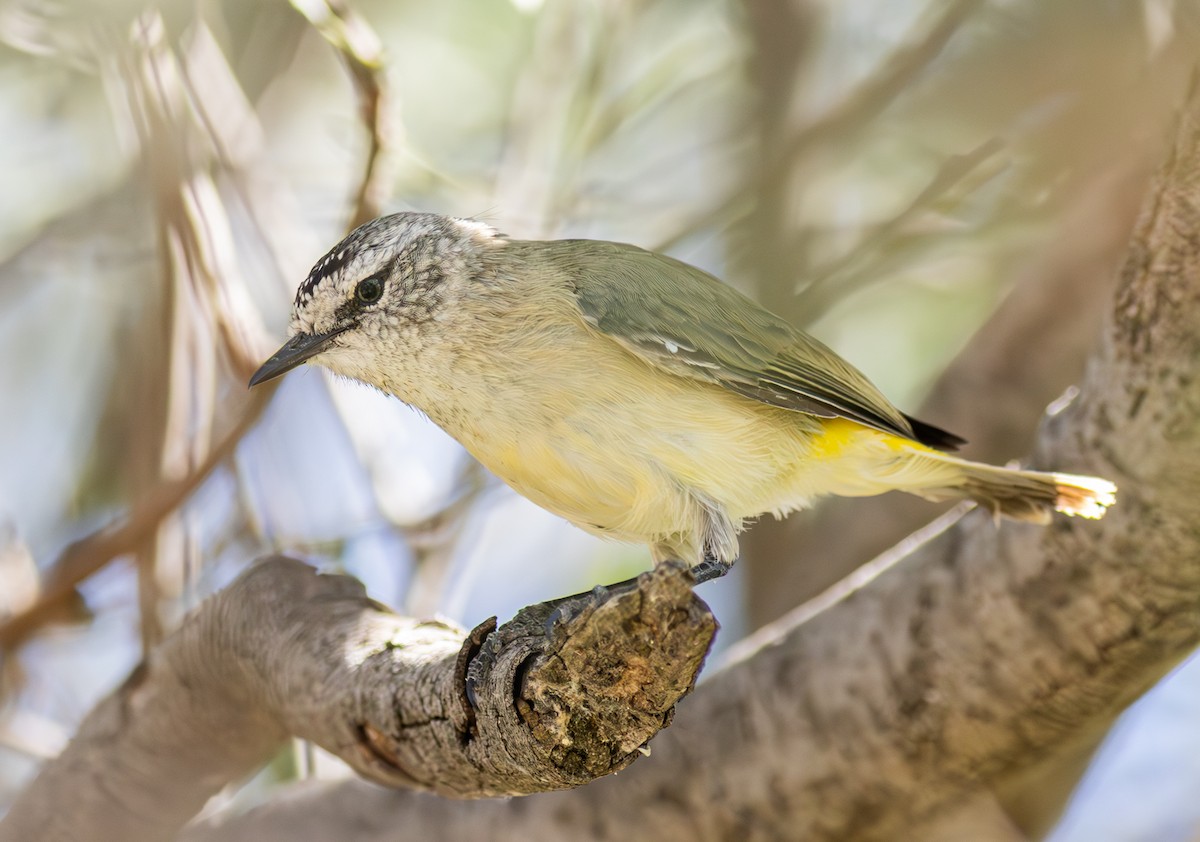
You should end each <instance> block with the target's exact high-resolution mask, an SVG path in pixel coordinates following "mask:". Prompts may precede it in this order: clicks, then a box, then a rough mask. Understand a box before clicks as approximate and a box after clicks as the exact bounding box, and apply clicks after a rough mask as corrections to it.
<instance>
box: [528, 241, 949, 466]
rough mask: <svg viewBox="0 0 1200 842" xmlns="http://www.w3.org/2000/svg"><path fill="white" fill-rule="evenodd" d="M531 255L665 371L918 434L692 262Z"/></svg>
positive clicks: (578, 245)
mask: <svg viewBox="0 0 1200 842" xmlns="http://www.w3.org/2000/svg"><path fill="white" fill-rule="evenodd" d="M514 245H517V244H516V243H514ZM534 253H535V252H534V250H533V249H530V250H529V254H530V257H532V256H533V254H534ZM536 254H537V259H548V260H552V261H553V266H554V269H555V270H557V271H559V272H562V273H564V274H565V276H566V279H567V281H568V283H569V284H570V285H571V286H572V288H573V291H574V293H575V297H576V300H577V301H578V304H579V309H580V313H581V315H582V317H583V319H584V321H585V322H586V323H587V324H589V325H591V326H592V327H593V328H595V329H596V330H598V331H600V332H601V333H603V334H605V335H607V336H609V337H611V338H612V339H614V340H616V341H617V342H619V343H620V344H621V345H622V346H624V347H625V348H627V349H628V350H630V351H632V352H633V353H634V354H636V355H637V356H639V357H641V358H642V359H644V360H646V361H647V362H649V363H651V364H653V365H655V366H658V367H659V368H661V369H664V370H665V371H669V372H671V373H672V374H676V375H681V376H684V377H690V378H694V379H697V380H703V381H707V382H711V383H716V384H719V385H721V386H724V387H725V388H727V389H730V390H731V391H733V392H736V393H738V394H740V395H743V396H745V397H749V398H753V399H754V400H758V401H762V402H763V403H766V404H770V405H772V406H777V407H781V408H783V409H790V410H794V411H797V412H804V413H808V414H810V415H816V416H820V417H823V418H834V417H839V416H840V417H843V418H848V419H851V420H853V421H857V422H859V423H860V424H865V425H866V426H868V427H873V428H875V429H878V430H882V431H885V432H888V433H894V434H896V435H901V436H905V437H906V438H915V437H916V436H917V435H918V433H914V430H913V424H912V423H910V419H909V418H908V416H906V415H904V414H903V413H902V412H900V410H898V409H897V408H896V407H895V406H893V405H892V404H891V402H889V401H888V400H887V398H885V397H884V396H883V395H882V394H881V393H880V392H879V390H878V389H876V388H875V386H874V385H872V384H871V382H870V381H869V380H867V378H866V377H865V376H864V375H863V374H862V373H861V372H859V371H858V370H857V369H855V368H854V367H853V366H851V365H850V364H849V363H847V362H846V361H845V360H843V359H842V358H841V357H839V356H838V355H837V354H835V353H834V352H833V351H831V350H830V349H829V348H827V347H826V346H825V345H823V344H821V343H820V342H818V341H817V340H816V339H813V338H812V337H811V336H808V335H807V334H805V333H804V332H802V331H800V330H798V329H796V328H794V327H792V326H791V325H789V324H788V323H787V322H785V321H783V320H782V319H780V318H779V317H778V316H775V315H774V314H773V313H771V312H769V311H767V310H765V309H763V308H762V307H760V306H759V305H758V304H756V303H755V302H753V301H751V300H750V299H749V298H747V297H746V296H744V295H742V294H741V293H740V292H738V291H737V290H735V289H733V288H732V287H730V286H727V285H726V284H724V283H722V282H721V281H719V280H718V279H717V278H715V277H713V276H712V275H709V274H708V273H706V272H703V271H702V270H700V269H697V268H695V267H694V266H689V265H688V264H686V263H682V262H680V261H678V260H675V259H674V258H671V257H667V256H665V255H661V254H656V253H654V252H649V251H646V250H644V249H640V248H638V247H636V246H630V245H625V244H621V243H608V242H602V241H597V240H559V241H554V242H546V243H537V244H536ZM701 313H702V314H704V315H703V317H702V318H701V317H700V316H699V315H698V314H701ZM917 423H920V422H917ZM920 428H921V429H922V430H927V431H928V437H929V438H930V439H931V440H930V441H929V442H928V443H930V444H933V445H935V446H944V447H953V446H954V444H955V442H957V441H961V440H959V439H958V438H957V437H956V436H953V435H952V434H949V433H944V431H941V430H938V429H937V428H936V427H931V426H930V425H925V424H920ZM925 438H926V436H925V435H922V436H921V440H925Z"/></svg>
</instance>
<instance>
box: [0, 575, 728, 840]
mask: <svg viewBox="0 0 1200 842" xmlns="http://www.w3.org/2000/svg"><path fill="white" fill-rule="evenodd" d="M555 610H556V609H555V608H554V607H553V606H547V605H538V606H533V607H532V608H530V609H526V610H524V611H522V612H520V613H519V614H518V615H517V617H516V618H514V619H513V620H512V621H511V622H509V623H506V624H505V625H504V626H503V627H501V628H500V629H495V621H494V619H493V620H492V621H489V622H488V623H485V624H483V625H481V626H480V627H479V628H477V629H476V630H475V631H474V632H472V633H471V634H470V635H464V633H463V632H462V631H461V630H459V629H456V628H453V627H451V626H448V625H445V624H443V623H438V622H424V623H422V622H417V621H415V620H411V619H407V618H404V617H399V616H397V615H395V614H393V613H391V612H390V611H388V610H387V609H386V608H385V607H383V606H381V605H379V604H378V603H375V602H374V601H372V600H369V599H367V598H366V596H365V595H364V593H363V590H362V586H361V585H360V584H359V583H358V582H356V581H354V580H352V579H349V578H347V577H344V576H321V575H317V574H316V572H315V571H314V570H312V568H310V567H308V566H307V565H304V564H303V563H301V562H298V561H294V560H292V559H287V558H280V557H277V558H273V559H268V560H266V561H264V562H260V563H258V564H256V565H254V566H253V567H251V568H250V569H249V570H248V571H247V572H246V573H245V574H243V575H242V576H241V577H240V578H239V579H238V580H237V581H236V582H235V583H234V584H233V585H231V586H230V587H229V588H227V589H226V590H225V591H222V592H221V593H219V594H217V595H216V596H215V597H213V598H211V599H210V600H208V601H207V602H205V603H204V605H203V606H202V607H201V608H199V609H198V610H197V611H196V613H195V614H194V615H192V616H191V617H190V618H189V619H188V620H187V621H186V622H185V623H184V624H183V626H182V628H180V629H179V631H177V632H176V633H175V634H174V635H172V636H171V637H170V638H169V639H168V640H167V641H166V642H165V644H164V645H163V646H161V647H160V648H159V649H157V650H156V651H155V652H154V654H153V655H152V656H151V658H149V659H148V661H147V662H146V663H144V664H143V665H142V666H141V667H139V668H138V669H137V670H135V672H134V673H133V675H132V676H131V677H130V678H129V680H127V681H126V683H125V684H124V685H123V686H122V687H121V688H120V689H118V690H117V691H116V692H115V693H114V694H113V695H112V696H110V697H109V698H108V699H107V700H105V701H104V702H102V703H101V704H100V705H99V706H98V707H97V708H96V710H95V711H93V712H92V713H91V714H90V715H89V717H88V718H87V719H86V720H85V721H84V723H83V725H82V726H81V728H80V730H79V733H78V735H77V736H76V737H75V739H74V741H73V742H72V743H71V745H70V746H69V747H68V748H67V749H66V750H65V751H64V752H63V754H62V755H61V756H60V757H58V758H57V759H56V760H54V761H51V762H50V763H49V764H47V766H46V767H45V768H44V769H43V771H42V773H41V775H40V776H39V777H38V779H37V780H36V781H35V782H34V783H33V784H32V785H31V786H30V787H29V789H28V790H27V791H26V792H24V793H23V794H22V796H21V798H20V799H18V801H17V803H16V804H15V805H14V806H13V808H12V810H11V812H10V813H9V814H8V816H7V817H6V818H5V820H4V821H3V822H2V823H0V840H5V842H8V840H12V842H18V841H19V842H31V840H51V839H53V840H60V839H61V840H69V839H80V840H83V839H121V840H131V841H133V842H137V841H138V840H159V839H171V838H173V837H174V835H175V834H176V833H177V832H178V830H179V829H180V828H181V827H182V826H183V824H184V823H185V822H187V821H188V820H189V819H191V818H192V816H194V815H195V814H196V813H197V812H198V811H199V810H200V808H201V807H202V806H203V805H204V803H205V801H206V800H207V799H208V798H209V797H210V796H212V795H214V794H215V793H216V792H217V791H218V790H219V789H220V788H221V787H223V786H225V785H226V784H227V783H229V782H231V781H236V780H239V779H241V778H242V777H244V776H246V775H247V774H249V773H251V772H253V771H254V769H255V768H257V767H258V766H260V765H262V764H263V763H265V762H266V761H267V760H268V759H269V758H270V757H271V755H272V754H273V753H275V752H276V751H277V750H278V749H279V747H280V746H281V745H282V744H283V742H284V740H285V739H286V738H287V737H288V736H289V735H293V734H294V735H297V736H301V737H304V738H307V739H310V740H312V741H313V742H315V743H317V744H318V745H321V746H322V747H324V748H325V749H327V750H329V751H331V752H334V753H336V754H337V755H338V756H340V757H341V758H342V759H343V760H345V761H346V762H347V763H349V764H350V765H351V767H353V768H354V769H355V771H357V772H358V773H359V774H360V775H362V776H363V777H365V778H369V779H371V780H374V781H377V782H379V783H382V784H385V785H389V786H396V787H406V788H415V789H423V790H430V791H435V792H437V793H439V794H442V795H448V796H455V797H485V796H495V795H509V794H523V793H529V792H535V791H546V790H553V789H562V788H566V787H573V786H578V785H579V784H582V783H585V782H587V781H589V780H591V779H592V778H594V777H597V776H599V775H605V774H610V773H612V772H615V771H617V770H618V769H621V768H623V767H625V766H627V765H628V764H629V763H631V762H632V761H633V760H634V759H635V758H637V757H640V756H641V754H642V753H643V752H644V750H643V749H642V746H643V744H644V743H645V742H646V741H647V740H648V739H649V738H650V737H651V736H653V734H654V733H655V732H657V731H658V730H659V729H660V728H662V727H664V726H665V725H666V724H667V723H668V722H669V721H670V719H671V716H672V714H673V711H674V704H675V702H676V701H677V700H678V699H679V698H680V697H681V696H682V695H684V694H685V693H687V692H688V691H689V690H690V689H691V686H692V682H693V679H694V677H695V675H696V673H697V672H698V671H699V669H700V666H701V664H702V662H703V659H704V655H705V653H706V652H707V650H708V646H709V644H710V643H711V641H712V638H713V635H714V634H715V632H716V624H715V621H714V620H713V618H712V615H711V614H710V613H709V611H708V608H707V606H705V605H704V603H703V602H701V601H700V600H699V599H698V598H697V597H696V596H695V595H694V594H693V593H692V590H691V578H690V574H689V573H688V572H686V570H684V569H683V568H682V567H679V566H670V565H668V566H662V567H659V568H658V569H657V570H655V571H653V572H652V573H648V574H645V575H644V576H642V577H641V578H640V579H639V580H638V584H637V587H636V588H633V589H626V590H621V591H614V592H608V591H597V592H596V593H595V594H593V595H590V596H588V597H585V598H583V599H578V600H575V601H572V602H569V603H567V605H566V610H565V611H559V613H558V615H553V614H552V612H554V611H555ZM468 676H470V684H471V686H472V690H473V695H472V698H470V699H469V698H468V694H467V692H466V689H467V679H468ZM66 805H69V809H65V808H64V807H65V806H66ZM330 838H337V834H335V835H334V836H333V837H330Z"/></svg>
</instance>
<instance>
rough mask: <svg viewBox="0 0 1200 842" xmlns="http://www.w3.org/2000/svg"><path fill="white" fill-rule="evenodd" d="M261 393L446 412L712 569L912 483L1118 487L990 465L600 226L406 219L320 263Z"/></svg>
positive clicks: (530, 470) (542, 483) (1094, 507)
mask: <svg viewBox="0 0 1200 842" xmlns="http://www.w3.org/2000/svg"><path fill="white" fill-rule="evenodd" d="M290 335H291V338H290V339H288V341H287V343H286V344H285V345H284V346H283V347H282V348H280V349H279V351H278V352H277V353H276V354H275V355H274V356H272V357H271V358H270V359H269V360H267V361H266V362H265V363H264V364H263V366H262V367H261V368H260V369H259V370H258V371H257V372H256V373H255V374H254V376H253V377H252V378H251V379H250V386H255V385H257V384H259V383H262V382H264V381H267V380H270V379H272V378H274V377H278V376H279V375H281V374H283V373H284V372H286V371H288V370H290V369H292V368H294V367H296V366H297V365H299V364H300V363H303V362H306V361H312V362H315V363H318V364H320V365H323V366H325V367H326V368H328V369H330V370H332V371H334V372H335V373H337V374H341V375H344V376H346V377H350V378H353V379H355V380H360V381H362V382H364V383H368V384H370V385H372V386H375V387H377V388H379V389H381V390H383V391H384V392H388V393H390V394H392V395H395V396H396V397H398V398H400V400H402V401H404V402H405V403H407V404H409V405H411V406H413V407H415V408H417V409H418V410H420V411H422V412H424V413H425V414H426V415H428V416H429V417H430V418H431V419H433V421H434V422H435V423H437V424H438V425H439V426H441V427H442V428H443V429H444V430H446V432H448V433H449V434H450V435H452V436H453V437H454V438H456V439H457V440H458V441H459V442H461V443H462V444H463V446H464V447H466V449H467V450H468V451H470V452H471V453H472V454H473V455H474V456H475V458H477V459H478V460H479V461H480V462H481V463H483V465H484V466H486V467H487V468H488V469H489V470H491V471H492V472H493V473H494V474H496V475H497V476H498V477H500V478H501V479H502V480H504V481H505V482H506V483H508V484H509V485H510V486H512V487H513V488H514V489H516V490H517V491H518V492H520V493H521V494H523V495H524V496H526V497H528V498H529V499H530V500H532V501H533V502H535V503H537V504H538V505H539V506H542V507H543V508H545V509H547V510H549V511H551V512H553V513H554V514H557V515H559V516H561V517H563V518H566V519H567V520H568V521H570V522H571V523H574V524H575V525H576V526H579V527H581V528H583V529H585V530H587V531H588V532H592V533H594V534H596V535H601V536H604V537H609V538H615V539H619V540H624V541H633V542H640V543H644V544H647V545H649V547H650V548H651V551H652V554H653V556H654V559H655V561H656V562H657V561H662V560H665V559H677V560H680V561H683V562H685V563H687V564H688V565H690V566H692V568H693V571H694V574H695V575H696V578H697V580H698V581H702V580H704V579H707V578H713V577H715V576H718V575H721V574H722V573H724V572H725V571H726V570H728V569H729V566H730V565H732V564H733V562H734V561H735V560H736V559H737V557H738V533H739V532H740V531H741V530H742V528H743V525H744V524H745V523H746V522H747V520H749V519H751V518H754V517H757V516H759V515H761V514H764V513H768V512H769V513H773V514H775V515H776V516H782V515H783V514H785V513H787V512H789V511H792V510H795V509H799V508H803V507H805V506H806V505H808V504H809V503H810V502H811V501H813V500H814V499H816V498H818V497H821V496H823V495H828V494H836V495H844V496H851V497H857V496H866V495H873V494H881V493H883V492H885V491H889V490H892V489H899V490H901V491H907V492H909V493H912V494H916V495H919V496H921V497H924V498H926V499H928V500H959V499H969V500H974V501H976V502H977V503H979V504H980V505H982V506H985V507H987V508H988V509H990V510H991V511H992V512H993V513H994V514H995V515H996V516H999V515H1004V516H1007V517H1010V518H1015V519H1017V520H1024V521H1034V522H1039V523H1041V522H1046V521H1047V520H1049V517H1050V514H1051V512H1053V511H1059V512H1063V513H1065V514H1068V515H1080V516H1082V517H1086V518H1099V517H1101V516H1103V514H1104V511H1105V508H1106V507H1108V506H1109V505H1111V504H1112V503H1113V502H1114V500H1115V495H1116V486H1115V485H1114V484H1113V483H1111V482H1109V481H1107V480H1104V479H1099V478H1096V477H1087V476H1074V475H1070V474H1058V473H1040V472H1035V471H1022V470H1014V469H1010V468H1000V467H994V466H991V465H985V464H981V463H977V462H969V461H966V460H964V459H960V458H957V457H955V456H952V455H950V454H949V453H947V452H946V451H950V450H954V449H956V448H957V446H958V445H960V444H963V443H964V442H963V440H962V439H960V438H959V437H957V436H955V435H953V434H951V433H948V432H946V431H944V430H941V429H939V428H937V427H935V426H933V425H931V424H926V423H924V422H922V421H918V420H916V419H915V418H912V417H910V416H908V415H905V414H904V413H902V412H901V411H900V410H898V409H897V408H896V407H895V406H893V405H892V404H891V403H890V402H889V401H888V400H887V398H885V397H884V396H883V395H882V394H881V393H880V392H879V390H878V389H877V388H876V387H875V386H874V385H872V384H871V383H870V381H868V380H867V378H866V377H865V376H864V375H863V374H862V373H860V372H859V371H858V370H857V369H855V368H854V367H853V366H852V365H850V364H849V363H848V362H846V361H845V360H843V359H842V358H841V357H839V356H838V355H837V354H835V353H834V352H833V351H831V350H830V349H829V348H827V347H826V346H824V345H823V344H821V343H820V342H818V341H817V340H816V339H813V338H812V337H811V336H809V335H807V334H805V333H804V332H802V331H800V330H798V329H796V328H794V327H792V326H791V325H790V324H788V323H787V322H786V321H784V320H783V319H781V318H779V317H778V316H776V315H774V314H773V313H770V312H769V311H767V310H765V309H764V308H762V307H760V306H759V305H758V304H756V303H755V302H754V301H752V300H750V299H749V298H747V297H746V296H744V295H742V294H741V293H740V292H738V291H737V290H735V289H733V288H732V287H730V286H727V285H726V284H724V283H722V282H721V281H720V280H718V279H717V278H715V277H714V276H712V275H710V274H708V273H707V272H704V271H702V270H700V269H697V268H695V267H694V266H690V265H688V264H686V263H683V262H681V261H679V260H675V259H674V258H671V257H667V256H666V255H662V254H656V253H655V252H651V251H646V250H644V249H641V248H638V247H636V246H632V245H625V244H622V243H612V242H604V241H599V240H551V241H544V242H543V241H529V240H515V239H510V238H508V237H506V236H504V235H502V234H500V233H499V232H497V231H496V230H494V229H493V228H491V227H489V226H487V225H485V224H482V223H480V222H476V221H474V220H469V219H455V218H450V217H446V216H440V215H437V214H429V213H398V214H394V215H391V216H385V217H382V218H380V219H376V220H374V221H372V222H368V223H366V224H365V225H362V226H360V227H359V228H357V229H355V230H354V231H353V232H352V233H351V234H350V235H349V236H347V237H346V238H345V239H344V240H342V242H340V243H338V244H337V245H336V246H335V247H334V248H333V249H332V250H331V251H330V252H329V253H328V254H326V255H325V256H324V257H323V258H321V260H320V261H319V262H318V263H317V264H316V266H314V267H313V269H312V272H310V273H309V275H308V277H307V278H306V279H305V280H304V282H303V283H302V284H301V285H300V288H299V290H298V291H297V293H296V299H295V304H294V307H293V309H292V317H291V326H290Z"/></svg>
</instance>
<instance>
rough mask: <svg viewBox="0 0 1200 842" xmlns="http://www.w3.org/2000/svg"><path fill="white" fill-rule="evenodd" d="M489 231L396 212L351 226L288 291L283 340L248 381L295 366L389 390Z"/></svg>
mask: <svg viewBox="0 0 1200 842" xmlns="http://www.w3.org/2000/svg"><path fill="white" fill-rule="evenodd" d="M495 237H496V232H495V231H493V230H492V229H491V228H489V227H488V226H486V225H483V224H481V223H477V222H473V221H470V220H462V219H451V218H449V217H444V216H438V215H436V214H423V213H399V214H394V215H392V216H385V217H381V218H379V219H376V220H374V221H372V222H368V223H366V224H365V225H362V226H360V227H358V228H356V229H355V230H354V231H353V232H351V233H350V235H349V236H347V237H346V238H345V239H344V240H342V241H341V242H340V243H338V244H337V245H336V246H334V248H333V249H332V250H330V252H329V253H328V254H326V255H325V256H324V257H323V258H321V259H320V260H319V261H318V262H317V264H316V266H314V267H313V269H312V271H311V272H310V273H309V275H308V277H307V278H306V279H305V280H304V282H303V283H302V284H300V288H299V289H298V290H297V291H296V300H295V303H294V304H293V307H292V320H291V326H290V330H289V335H290V338H289V339H288V341H287V342H286V343H285V344H284V346H283V347H282V348H280V349H279V351H277V352H276V353H275V354H274V355H273V356H272V357H271V358H270V359H269V360H267V361H266V362H265V363H264V364H263V365H262V367H261V368H260V369H259V370H258V371H257V372H256V373H255V374H254V376H253V377H252V378H251V380H250V385H251V386H254V385H257V384H258V383H262V382H265V381H267V380H271V379H273V378H275V377H278V376H279V375H281V374H283V373H284V372H286V371H288V370H290V369H292V368H295V367H296V366H298V365H300V364H301V363H303V362H307V361H310V360H311V361H313V362H316V363H319V364H321V365H323V366H325V367H327V368H329V369H332V370H333V371H335V372H337V373H338V374H343V375H346V376H348V377H353V378H355V379H357V380H362V381H364V382H367V383H371V384H372V385H375V386H379V387H380V388H389V387H390V386H391V383H390V380H391V379H392V378H393V377H394V376H395V373H396V372H397V371H402V370H403V369H404V367H405V364H406V362H409V361H411V359H412V358H413V357H414V356H415V355H417V354H419V353H420V351H421V350H422V348H423V347H425V346H427V345H429V344H430V343H431V342H433V341H435V340H436V339H437V338H438V337H439V335H440V334H443V333H444V332H445V331H444V328H443V329H441V330H439V329H438V328H437V327H436V325H438V324H439V322H442V321H444V318H445V316H446V315H447V313H448V312H450V311H452V309H453V307H454V304H455V302H456V301H457V300H459V299H461V297H462V296H463V294H464V293H465V291H466V288H467V286H468V285H469V284H470V282H471V278H472V277H473V276H475V275H476V274H477V273H478V265H479V262H480V259H481V256H482V254H483V253H484V252H486V251H487V249H488V246H489V245H490V244H491V243H493V242H494V241H495Z"/></svg>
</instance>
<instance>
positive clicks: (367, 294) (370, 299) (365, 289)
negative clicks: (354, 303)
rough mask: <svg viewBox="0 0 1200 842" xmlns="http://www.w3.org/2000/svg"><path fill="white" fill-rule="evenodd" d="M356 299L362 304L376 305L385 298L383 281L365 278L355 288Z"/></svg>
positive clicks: (375, 278)
mask: <svg viewBox="0 0 1200 842" xmlns="http://www.w3.org/2000/svg"><path fill="white" fill-rule="evenodd" d="M354 297H355V298H357V299H358V301H359V303H360V304H374V303H375V302H376V301H378V300H379V299H381V298H383V281H381V280H380V279H379V278H377V277H374V276H372V277H370V278H363V279H362V280H361V281H359V282H358V286H356V287H355V288H354Z"/></svg>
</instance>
